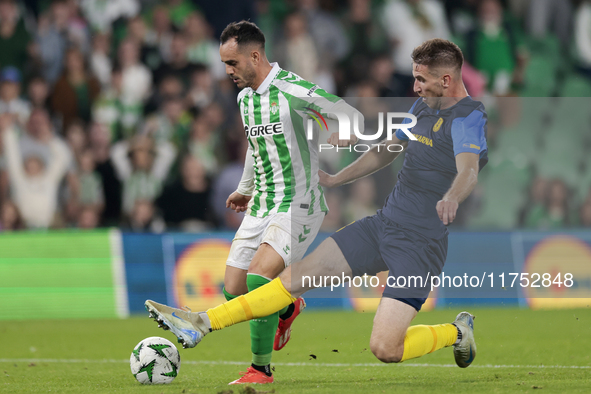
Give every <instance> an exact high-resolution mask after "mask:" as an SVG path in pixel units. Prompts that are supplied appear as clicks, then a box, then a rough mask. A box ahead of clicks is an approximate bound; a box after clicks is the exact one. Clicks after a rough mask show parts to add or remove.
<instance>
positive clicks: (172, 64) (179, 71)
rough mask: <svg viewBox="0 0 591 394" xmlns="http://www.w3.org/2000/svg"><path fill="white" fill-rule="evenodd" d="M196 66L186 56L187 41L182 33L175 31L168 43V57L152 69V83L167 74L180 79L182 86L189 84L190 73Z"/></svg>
mask: <svg viewBox="0 0 591 394" xmlns="http://www.w3.org/2000/svg"><path fill="white" fill-rule="evenodd" d="M195 69H196V66H195V65H194V64H192V63H190V62H189V59H188V57H187V41H186V39H185V37H184V35H182V34H180V33H177V34H175V35H174V37H173V39H172V42H171V43H170V57H169V59H168V60H167V61H165V63H163V64H162V65H160V67H158V68H157V69H156V70H155V71H154V84H155V85H159V84H160V82H161V81H162V80H163V79H164V78H165V77H167V76H169V75H174V76H176V77H177V78H179V79H180V80H181V83H182V84H183V86H189V84H190V83H191V75H192V74H193V72H194V71H195Z"/></svg>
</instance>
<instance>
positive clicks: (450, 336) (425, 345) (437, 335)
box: [402, 323, 458, 361]
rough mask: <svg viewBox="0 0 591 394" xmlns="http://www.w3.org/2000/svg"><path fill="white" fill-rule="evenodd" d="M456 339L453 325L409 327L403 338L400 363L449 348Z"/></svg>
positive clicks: (456, 335) (456, 330)
mask: <svg viewBox="0 0 591 394" xmlns="http://www.w3.org/2000/svg"><path fill="white" fill-rule="evenodd" d="M457 339H458V329H457V328H456V326H454V325H453V324H449V323H448V324H439V325H436V326H425V325H417V326H410V327H409V328H408V330H407V331H406V336H405V337H404V353H403V354H402V361H406V360H410V359H411V358H417V357H421V356H424V355H425V354H427V353H433V352H434V351H435V350H439V349H441V348H444V347H447V346H451V345H453V344H454V342H455V341H456V340H457Z"/></svg>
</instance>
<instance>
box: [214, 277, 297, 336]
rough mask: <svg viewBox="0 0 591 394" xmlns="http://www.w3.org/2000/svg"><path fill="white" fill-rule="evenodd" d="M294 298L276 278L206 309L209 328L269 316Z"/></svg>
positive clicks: (218, 327)
mask: <svg viewBox="0 0 591 394" xmlns="http://www.w3.org/2000/svg"><path fill="white" fill-rule="evenodd" d="M295 300H296V298H293V297H292V296H291V294H289V291H287V290H286V289H285V287H284V286H283V283H281V280H280V279H279V278H276V279H274V280H272V281H271V282H269V283H267V284H266V285H264V286H261V287H259V288H258V289H255V290H253V291H251V292H250V293H246V294H245V295H242V296H240V297H236V298H234V299H233V300H231V301H228V302H225V303H223V304H221V305H218V306H216V307H215V308H211V309H208V310H207V316H208V317H209V321H210V322H211V329H212V330H221V329H222V328H224V327H228V326H231V325H234V324H236V323H240V322H243V321H247V320H250V319H257V318H260V317H265V316H269V315H270V314H272V313H275V312H277V311H280V310H281V309H283V308H285V307H286V306H288V305H289V304H291V303H292V302H294V301H295Z"/></svg>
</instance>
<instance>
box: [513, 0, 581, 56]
mask: <svg viewBox="0 0 591 394" xmlns="http://www.w3.org/2000/svg"><path fill="white" fill-rule="evenodd" d="M573 13H574V10H573V4H572V3H571V1H570V0H569V1H564V0H535V1H530V3H529V7H528V9H527V15H526V21H525V22H526V23H525V26H526V28H527V32H528V33H529V35H530V36H531V37H533V38H538V39H544V38H546V37H548V36H549V35H550V34H554V35H556V37H558V39H559V40H560V43H561V44H562V45H563V48H564V49H565V50H566V49H567V48H569V46H570V44H571V42H570V39H571V26H572V20H573Z"/></svg>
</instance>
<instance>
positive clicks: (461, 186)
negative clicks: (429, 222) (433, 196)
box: [436, 152, 479, 226]
mask: <svg viewBox="0 0 591 394" xmlns="http://www.w3.org/2000/svg"><path fill="white" fill-rule="evenodd" d="M478 160H479V156H478V155H477V154H476V153H470V152H463V153H458V154H457V155H456V168H457V170H458V175H457V176H456V178H455V179H454V181H453V183H452V184H451V187H450V188H449V190H448V191H447V193H445V195H444V196H443V198H442V199H441V200H439V201H438V202H437V206H436V209H437V214H438V215H439V219H441V221H442V222H443V224H445V225H446V226H447V225H448V224H451V223H452V222H453V221H454V219H455V218H456V212H457V211H458V207H459V205H460V203H461V202H462V201H464V200H465V199H466V198H467V197H468V196H469V195H470V193H472V190H474V187H475V186H476V183H478Z"/></svg>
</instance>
